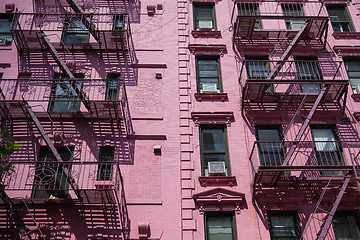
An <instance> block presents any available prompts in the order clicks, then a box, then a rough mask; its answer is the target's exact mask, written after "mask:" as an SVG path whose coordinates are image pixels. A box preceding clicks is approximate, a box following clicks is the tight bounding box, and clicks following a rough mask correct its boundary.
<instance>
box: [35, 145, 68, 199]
mask: <svg viewBox="0 0 360 240" xmlns="http://www.w3.org/2000/svg"><path fill="white" fill-rule="evenodd" d="M56 150H57V152H58V153H59V155H60V157H61V159H62V160H63V161H64V162H68V164H63V166H62V167H65V168H67V169H69V170H71V161H72V156H73V150H74V149H73V148H67V147H61V148H57V149H56ZM62 167H61V166H60V165H59V164H58V163H57V161H56V159H55V157H54V155H53V153H52V152H51V150H50V149H49V148H47V147H42V148H40V153H39V158H38V161H37V164H36V169H35V174H34V175H35V176H34V185H33V191H32V198H42V199H43V198H49V197H50V195H53V196H54V197H58V198H65V197H66V196H67V195H68V192H69V184H68V180H67V179H66V177H65V174H64V173H63V171H62Z"/></svg>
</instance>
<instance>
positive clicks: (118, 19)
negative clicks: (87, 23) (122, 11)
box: [113, 15, 124, 30]
mask: <svg viewBox="0 0 360 240" xmlns="http://www.w3.org/2000/svg"><path fill="white" fill-rule="evenodd" d="M123 28H124V16H123V15H115V16H114V22H113V30H123Z"/></svg>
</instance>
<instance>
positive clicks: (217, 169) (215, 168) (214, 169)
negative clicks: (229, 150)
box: [208, 161, 226, 176]
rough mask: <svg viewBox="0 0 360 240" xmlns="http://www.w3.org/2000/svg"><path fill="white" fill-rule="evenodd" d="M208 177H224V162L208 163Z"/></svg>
mask: <svg viewBox="0 0 360 240" xmlns="http://www.w3.org/2000/svg"><path fill="white" fill-rule="evenodd" d="M208 169H209V176H225V171H226V170H225V162H224V161H212V162H208Z"/></svg>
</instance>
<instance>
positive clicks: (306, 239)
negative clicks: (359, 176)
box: [300, 173, 352, 240]
mask: <svg viewBox="0 0 360 240" xmlns="http://www.w3.org/2000/svg"><path fill="white" fill-rule="evenodd" d="M351 176H352V173H348V174H347V175H346V176H345V177H344V179H343V180H342V184H341V187H340V188H339V189H338V192H337V194H336V198H335V201H334V202H333V204H332V205H331V206H330V207H329V208H328V209H327V210H326V209H323V208H321V207H320V206H321V205H322V204H323V202H325V201H324V197H325V195H326V193H327V192H328V191H329V190H330V189H331V187H330V184H331V181H333V179H332V178H330V180H329V181H328V183H327V185H326V186H325V187H324V188H323V191H322V193H321V195H320V197H319V199H318V201H317V203H316V207H315V210H314V211H313V212H312V213H311V215H310V218H309V220H308V221H307V223H306V226H305V228H304V231H303V233H302V236H301V238H300V239H301V240H310V239H315V240H324V239H325V237H326V235H327V234H328V231H329V228H330V226H331V223H332V220H333V218H334V215H335V213H336V210H337V208H338V206H339V204H340V202H341V199H342V197H343V196H344V194H345V191H346V188H347V187H348V185H349V182H350V179H351ZM317 214H325V217H322V218H319V217H317V216H316V215H317ZM318 222H320V223H321V225H320V230H319V231H318V232H317V233H316V238H314V237H315V236H312V233H311V228H312V227H314V226H318ZM308 235H309V236H308Z"/></svg>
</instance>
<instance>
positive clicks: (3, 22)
mask: <svg viewBox="0 0 360 240" xmlns="http://www.w3.org/2000/svg"><path fill="white" fill-rule="evenodd" d="M11 23H12V16H8V15H0V46H10V45H11V42H12V36H11V33H10V28H11Z"/></svg>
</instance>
